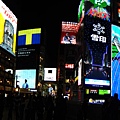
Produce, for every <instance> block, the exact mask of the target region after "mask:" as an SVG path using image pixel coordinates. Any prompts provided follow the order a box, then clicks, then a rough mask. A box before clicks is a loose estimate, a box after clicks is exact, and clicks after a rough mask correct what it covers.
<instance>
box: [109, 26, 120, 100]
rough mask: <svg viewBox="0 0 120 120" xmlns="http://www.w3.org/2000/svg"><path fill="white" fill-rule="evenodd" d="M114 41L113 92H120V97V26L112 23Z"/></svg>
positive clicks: (112, 38)
mask: <svg viewBox="0 0 120 120" xmlns="http://www.w3.org/2000/svg"><path fill="white" fill-rule="evenodd" d="M111 43H112V66H111V68H112V70H111V71H112V77H111V94H112V96H113V95H114V93H118V98H119V99H120V27H119V26H116V25H112V33H111Z"/></svg>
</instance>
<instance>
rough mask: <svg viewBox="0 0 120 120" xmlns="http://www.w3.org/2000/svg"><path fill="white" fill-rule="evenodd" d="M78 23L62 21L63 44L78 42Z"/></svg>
mask: <svg viewBox="0 0 120 120" xmlns="http://www.w3.org/2000/svg"><path fill="white" fill-rule="evenodd" d="M77 31H78V23H75V22H62V33H61V41H60V43H61V44H76V34H77Z"/></svg>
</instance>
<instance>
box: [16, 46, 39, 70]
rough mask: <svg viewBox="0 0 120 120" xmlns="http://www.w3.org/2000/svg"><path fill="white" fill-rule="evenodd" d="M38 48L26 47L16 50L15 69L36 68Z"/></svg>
mask: <svg viewBox="0 0 120 120" xmlns="http://www.w3.org/2000/svg"><path fill="white" fill-rule="evenodd" d="M39 51H40V48H39V46H36V45H26V46H22V47H21V46H20V47H18V48H17V54H16V56H17V58H16V61H17V62H16V68H17V69H31V68H32V69H33V68H35V69H36V68H37V67H38V64H39V63H38V62H39V61H38V60H39V54H40V52H39Z"/></svg>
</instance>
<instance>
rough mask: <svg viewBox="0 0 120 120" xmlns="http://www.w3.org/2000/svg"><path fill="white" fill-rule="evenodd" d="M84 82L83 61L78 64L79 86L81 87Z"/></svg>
mask: <svg viewBox="0 0 120 120" xmlns="http://www.w3.org/2000/svg"><path fill="white" fill-rule="evenodd" d="M81 82H82V59H80V61H79V63H78V85H81Z"/></svg>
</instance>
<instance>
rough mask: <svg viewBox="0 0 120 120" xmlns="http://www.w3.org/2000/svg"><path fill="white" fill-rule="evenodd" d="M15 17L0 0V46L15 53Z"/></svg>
mask: <svg viewBox="0 0 120 120" xmlns="http://www.w3.org/2000/svg"><path fill="white" fill-rule="evenodd" d="M16 31H17V18H16V16H15V15H14V14H13V13H12V11H10V9H9V8H8V7H7V6H6V5H5V4H4V3H3V2H2V1H1V0H0V46H1V47H2V48H4V49H5V50H7V51H8V52H10V53H11V54H13V55H15V50H16Z"/></svg>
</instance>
